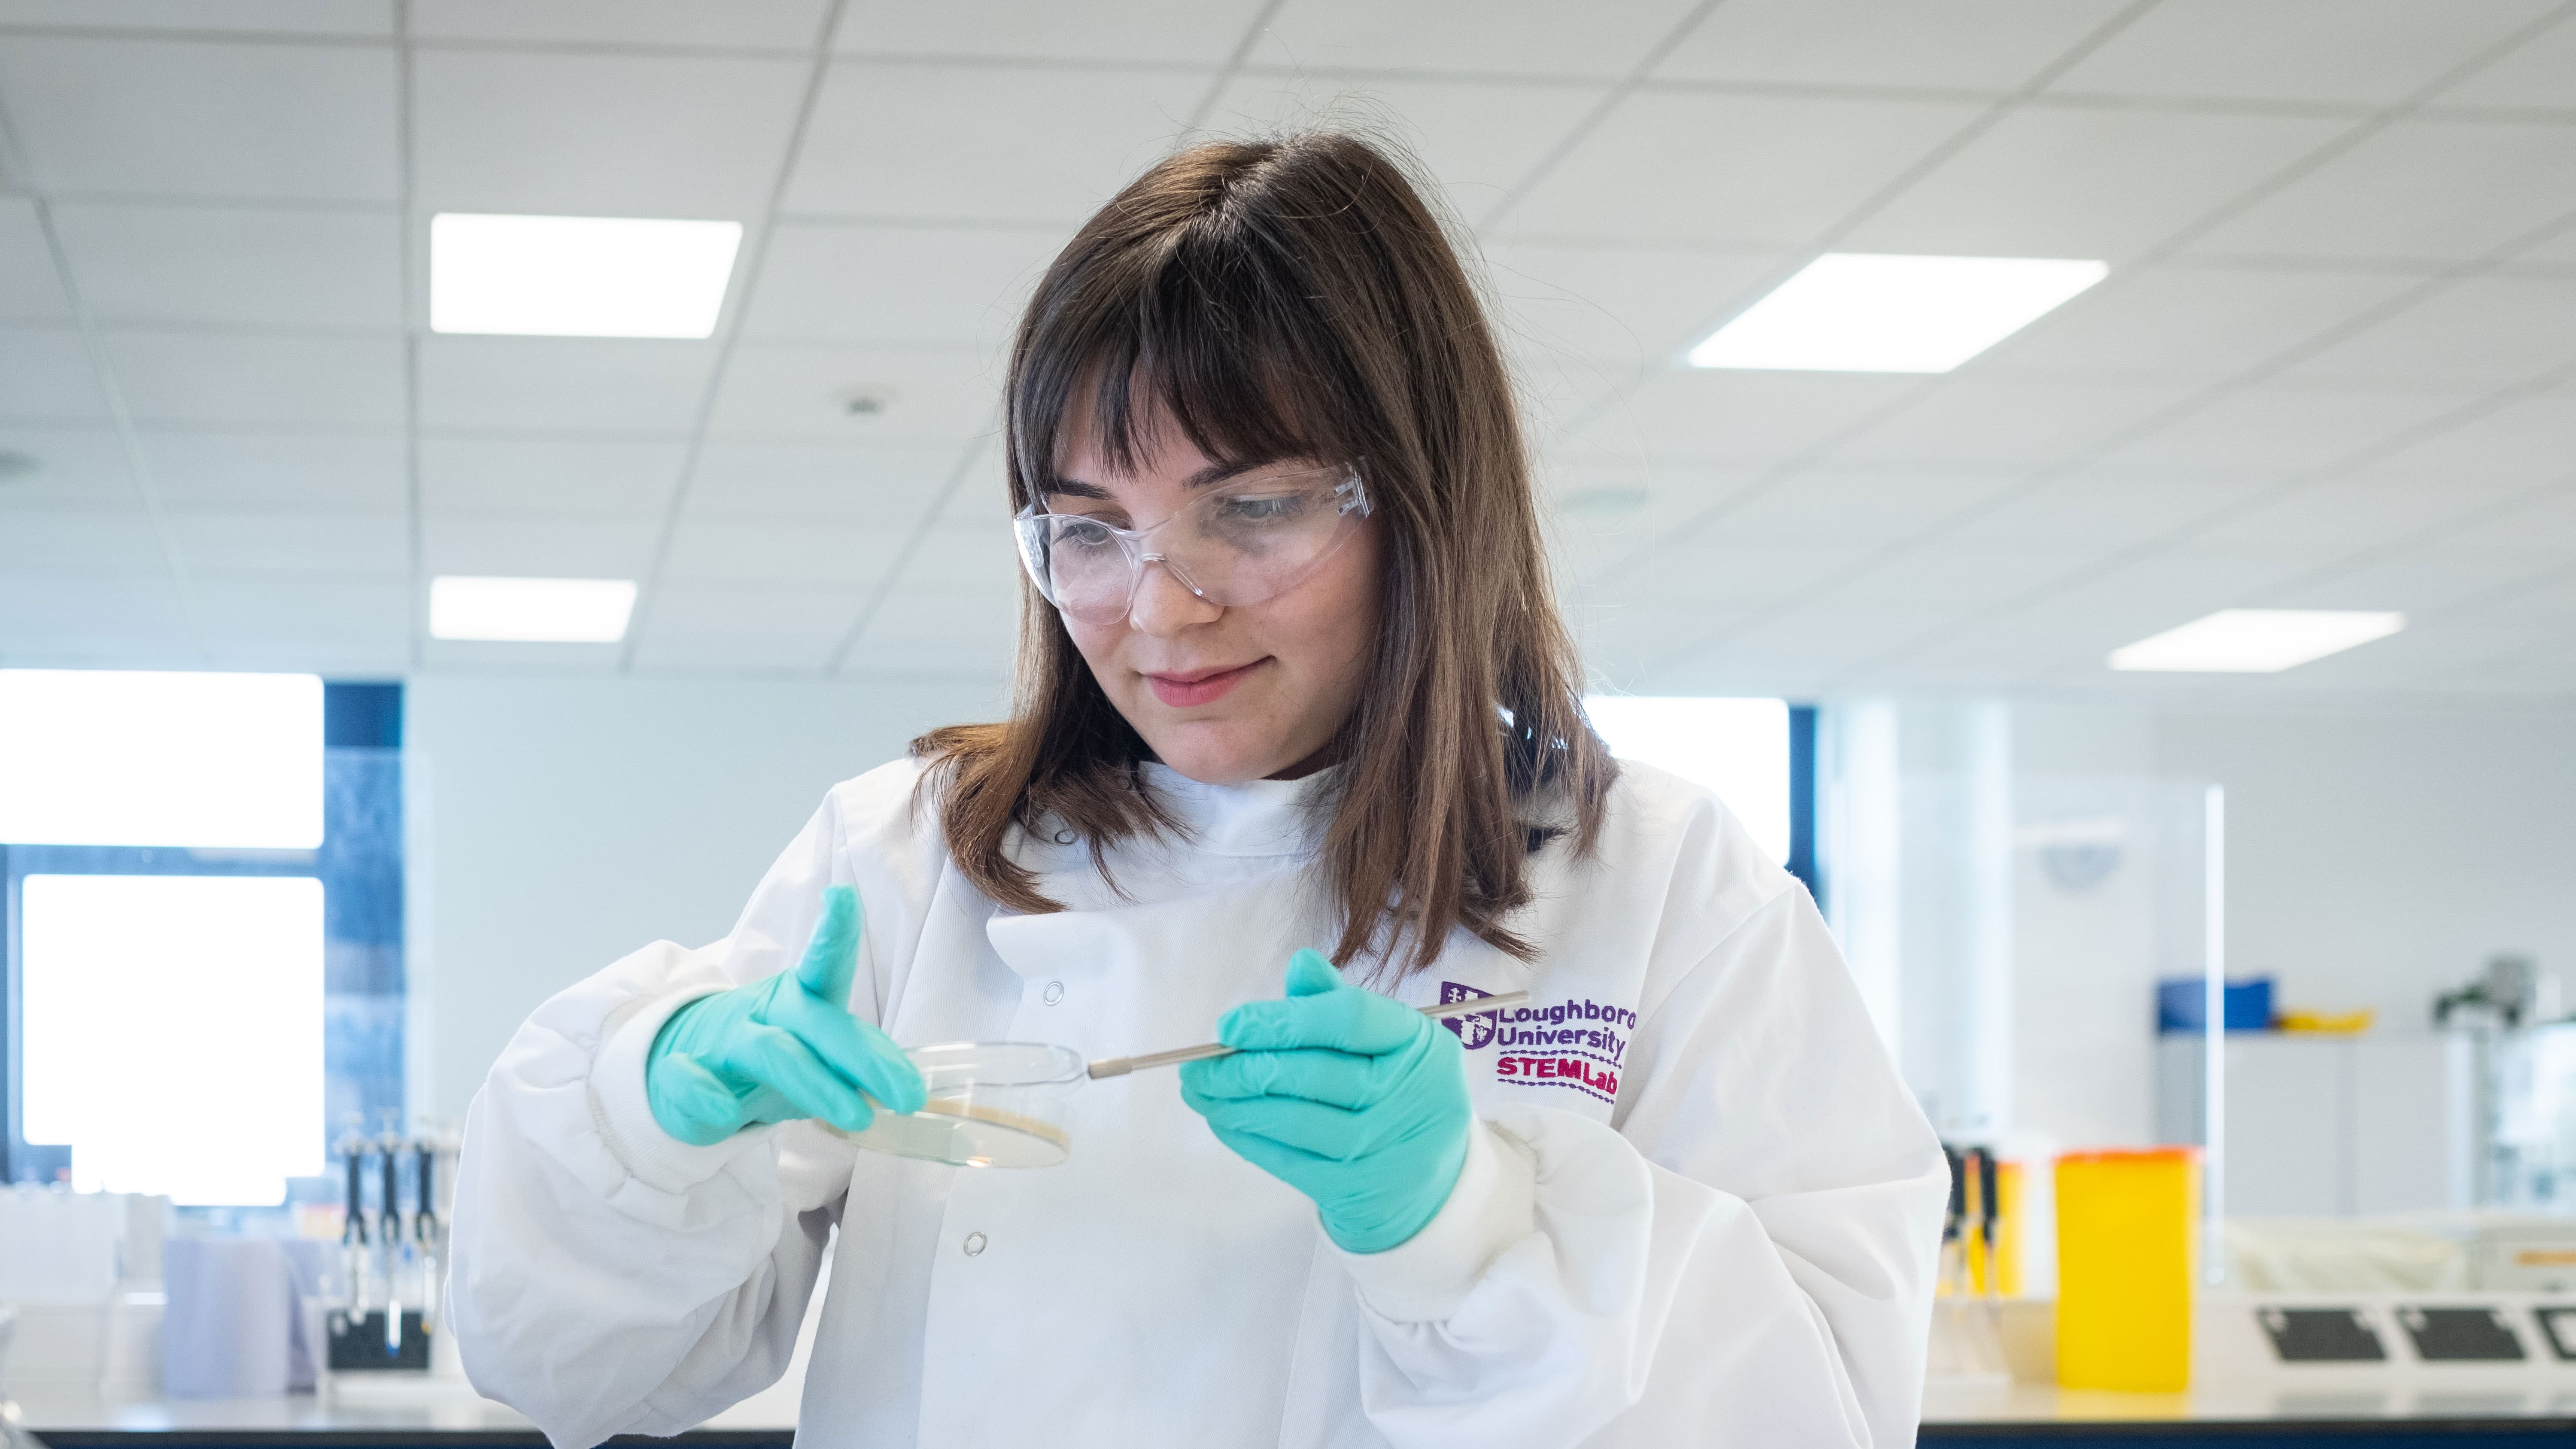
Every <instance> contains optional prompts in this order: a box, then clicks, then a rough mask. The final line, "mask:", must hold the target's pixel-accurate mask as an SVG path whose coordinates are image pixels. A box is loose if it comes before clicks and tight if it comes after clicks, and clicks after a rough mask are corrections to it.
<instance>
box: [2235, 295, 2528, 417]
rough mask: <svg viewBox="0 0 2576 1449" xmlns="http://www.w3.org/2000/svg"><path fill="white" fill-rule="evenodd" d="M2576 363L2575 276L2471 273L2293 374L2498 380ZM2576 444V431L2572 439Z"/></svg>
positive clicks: (2327, 378)
mask: <svg viewBox="0 0 2576 1449" xmlns="http://www.w3.org/2000/svg"><path fill="white" fill-rule="evenodd" d="M2570 363H2576V278H2563V279H2562V278H2539V277H2471V278H2467V279H2464V280H2461V281H2456V282H2452V283H2449V284H2447V285H2445V286H2443V287H2442V288H2441V289H2440V290H2438V291H2434V292H2431V293H2430V294H2429V295H2427V296H2426V297H2424V299H2423V300H2421V301H2419V302H2417V303H2415V304H2414V305H2413V306H2411V307H2408V308H2407V309H2406V310H2404V311H2402V312H2399V313H2397V314H2396V315H2395V316H2393V317H2390V318H2388V319H2387V320H2385V321H2382V322H2379V323H2377V324H2376V325H2374V326H2372V327H2370V328H2369V329H2367V330H2366V331H2363V332H2361V333H2359V334H2358V335H2356V336H2354V337H2351V338H2349V339H2347V340H2345V341H2343V342H2340V343H2337V344H2335V345H2334V346H2332V347H2329V348H2327V349H2326V350H2324V351H2322V352H2320V353H2318V354H2316V355H2315V356H2312V357H2310V358H2308V359H2307V360H2305V361H2303V362H2301V363H2300V364H2299V365H2298V366H2297V367H2295V368H2293V369H2291V370H2290V372H2289V373H2287V374H2285V376H2287V377H2288V378H2290V379H2293V380H2304V381H2315V382H2320V383H2331V382H2335V381H2354V382H2360V383H2365V384H2372V385H2381V384H2399V385H2403V384H2408V383H2417V384H2423V383H2462V384H2475V385H2481V386H2499V385H2502V384H2506V383H2515V382H2521V381H2523V380H2525V379H2527V378H2532V377H2536V376H2539V375H2540V374H2542V373H2544V372H2547V371H2549V370H2551V369H2553V368H2560V367H2565V366H2567V365H2568V364H2570ZM2569 442H2570V445H2571V446H2576V438H2571V439H2570V440H2569Z"/></svg>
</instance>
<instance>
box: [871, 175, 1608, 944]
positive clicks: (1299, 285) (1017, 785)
mask: <svg viewBox="0 0 2576 1449" xmlns="http://www.w3.org/2000/svg"><path fill="white" fill-rule="evenodd" d="M1076 407H1088V408H1090V409H1091V412H1092V417H1093V421H1094V423H1095V425H1096V428H1097V436H1098V437H1099V438H1100V439H1101V440H1102V446H1103V450H1104V452H1105V453H1106V454H1107V456H1108V459H1109V461H1110V462H1111V463H1112V464H1113V465H1114V466H1116V467H1118V468H1121V469H1129V468H1133V467H1134V466H1135V465H1136V461H1137V459H1138V458H1140V457H1143V456H1150V455H1151V454H1152V453H1153V451H1154V449H1155V447H1156V445H1157V440H1156V439H1155V437H1154V436H1153V433H1152V429H1153V428H1154V427H1155V426H1156V421H1155V420H1156V419H1157V418H1158V417H1161V418H1168V419H1169V421H1170V423H1171V424H1172V425H1173V426H1177V427H1178V428H1179V429H1180V430H1181V431H1182V432H1184V433H1186V434H1187V435H1188V437H1189V440H1190V441H1191V442H1192V443H1194V444H1196V445H1197V446H1198V448H1199V449H1200V450H1201V451H1202V452H1204V453H1206V454H1207V455H1208V456H1209V457H1210V458H1211V459H1214V460H1217V461H1220V462H1236V463H1254V464H1257V463H1264V462H1270V461H1274V460H1280V459H1313V460H1315V461H1318V462H1322V463H1326V464H1339V463H1344V462H1348V463H1352V464H1354V465H1356V466H1357V468H1358V469H1359V471H1360V474H1361V477H1362V478H1363V479H1364V480H1365V483H1366V485H1367V488H1368V493H1369V500H1370V504H1371V507H1372V510H1373V511H1372V515H1371V518H1370V521H1369V524H1368V526H1369V527H1373V528H1382V529H1384V530H1385V534H1384V539H1385V548H1384V557H1385V560H1386V565H1385V570H1384V576H1383V578H1382V580H1381V582H1380V585H1379V588H1380V590H1381V609H1380V617H1381V619H1382V620H1383V621H1384V622H1383V626H1382V629H1381V632H1380V636H1379V639H1378V643H1377V648H1376V652H1375V657H1374V660H1373V662H1372V664H1371V673H1370V678H1369V680H1368V682H1367V684H1366V686H1365V687H1364V688H1363V689H1362V690H1361V691H1360V694H1359V703H1358V705H1357V706H1356V707H1355V708H1354V710H1353V711H1352V714H1351V716H1350V718H1349V719H1347V720H1346V721H1344V722H1343V725H1342V727H1341V731H1340V733H1339V734H1338V735H1337V736H1336V737H1335V739H1334V741H1333V743H1332V744H1331V745H1330V746H1329V747H1328V748H1327V751H1326V755H1325V758H1328V759H1333V760H1337V761H1341V762H1344V763H1345V764H1346V766H1347V768H1346V769H1345V770H1344V771H1343V772H1342V777H1341V780H1340V782H1339V784H1338V787H1337V795H1336V796H1335V798H1333V799H1332V800H1330V801H1329V802H1327V804H1326V806H1325V807H1324V808H1326V809H1328V810H1329V817H1328V819H1327V820H1326V822H1325V824H1324V827H1323V838H1322V841H1321V846H1320V854H1319V858H1318V860H1317V862H1316V867H1315V868H1316V870H1317V871H1318V872H1319V874H1320V877H1321V881H1322V883H1323V884H1324V885H1325V886H1327V887H1328V888H1329V889H1330V890H1331V892H1332V895H1333V899H1334V902H1335V904H1336V905H1337V906H1338V907H1339V909H1340V912H1341V915H1342V919H1343V927H1342V932H1341V939H1340V940H1339V941H1338V942H1337V943H1336V944H1335V946H1334V949H1333V953H1332V954H1333V959H1334V961H1335V962H1337V963H1341V964H1348V963H1349V962H1351V961H1352V960H1353V959H1354V958H1355V957H1358V956H1360V955H1361V954H1362V953H1364V952H1375V953H1378V954H1380V956H1381V958H1382V959H1383V960H1384V961H1386V962H1388V963H1394V964H1396V966H1397V970H1398V972H1399V974H1409V973H1410V972H1412V971H1414V970H1418V969H1420V968H1421V967H1423V966H1427V965H1428V964H1430V962H1431V961H1432V959H1433V958H1435V957H1436V956H1437V955H1438V954H1439V953H1440V950H1441V948H1442V946H1443V945H1444V944H1445V942H1446V939H1447V937H1448V935H1449V932H1450V931H1451V930H1452V929H1453V928H1455V927H1460V926H1463V927H1465V928H1466V929H1467V930H1468V931H1470V932H1472V933H1474V934H1475V935H1476V936H1478V937H1479V938H1481V939H1483V940H1485V941H1486V942H1488V943H1490V944H1492V945H1493V946H1495V947H1497V948H1498V949H1500V950H1503V951H1506V952H1509V953H1510V954H1512V955H1514V956H1517V957H1520V958H1522V959H1524V960H1526V959H1528V958H1529V957H1530V956H1531V955H1532V954H1533V951H1534V949H1535V948H1534V947H1533V946H1532V945H1531V943H1529V942H1528V941H1526V940H1524V939H1523V938H1522V937H1521V936H1520V935H1518V934H1516V933H1515V932H1514V931H1513V930H1512V928H1511V927H1510V925H1509V924H1507V918H1508V917H1509V916H1510V914H1511V913H1512V912H1513V911H1514V910H1515V909H1517V908H1518V907H1520V906H1522V905H1524V904H1526V903H1527V902H1528V901H1529V899H1530V887H1529V882H1528V861H1529V857H1530V856H1531V855H1532V854H1533V853H1535V852H1537V851H1538V850H1541V849H1543V848H1545V847H1546V844H1547V842H1548V841H1550V840H1552V839H1556V838H1558V837H1560V836H1565V835H1570V836H1571V837H1572V845H1573V848H1574V849H1575V850H1577V851H1578V852H1582V853H1588V852H1589V851H1590V850H1591V849H1592V847H1593V843H1594V840H1595V838H1596V837H1597V835H1598V834H1599V831H1600V826H1601V815H1602V809H1603V802H1604V799H1605V797H1606V796H1607V794H1608V791H1609V787H1610V781H1611V777H1612V774H1613V772H1614V770H1615V766H1613V765H1612V763H1611V761H1610V758H1609V755H1608V752H1607V751H1605V750H1604V749H1603V748H1602V746H1601V743H1600V741H1599V740H1598V739H1597V738H1595V737H1594V735H1593V733H1592V730H1591V727H1590V725H1589V724H1588V723H1587V722H1586V720H1585V719H1584V716H1583V707H1582V701H1581V699H1580V697H1579V695H1578V693H1577V690H1578V680H1579V678H1580V675H1579V672H1578V669H1577V665H1576V660H1575V654H1574V648H1573V644H1572V642H1571V640H1570V639H1569V638H1568V637H1567V635H1566V632H1565V628H1564V625H1563V624H1562V622H1560V621H1559V619H1558V618H1557V614H1556V609H1555V601H1554V596H1553V594H1552V593H1551V591H1550V589H1549V587H1548V580H1547V567H1546V555H1545V550H1544V548H1543V546H1542V544H1541V541H1540V537H1539V521H1538V514H1537V508H1536V504H1535V502H1534V500H1533V498H1532V496H1531V488H1530V474H1529V462H1528V459H1527V456H1526V455H1525V452H1524V450H1523V445H1522V439H1521V432H1520V421H1519V417H1518V413H1517V409H1516V408H1515V406H1514V401H1513V394H1512V385H1511V378H1510V374H1509V372H1508V371H1507V370H1506V368H1505V366H1504V363H1503V358H1502V353H1501V351H1500V349H1499V348H1498V347H1497V346H1496V344H1495V339H1494V333H1493V329H1492V327H1491V326H1490V325H1489V324H1488V322H1487V320H1486V316H1485V312H1484V308H1483V307H1482V305H1481V304H1480V302H1479V299H1478V295H1477V291H1476V287H1475V285H1474V283H1472V282H1471V281H1470V280H1469V279H1468V276H1467V274H1466V272H1465V270H1464V269H1463V268H1462V267H1461V266H1460V264H1459V260H1458V255H1457V253H1456V252H1455V251H1454V250H1453V249H1452V248H1451V246H1450V243H1449V241H1448V238H1447V236H1446V235H1445V234H1444V232H1443V231H1442V229H1441V226H1440V224H1439V222H1438V221H1437V220H1435V219H1434V217H1433V215H1432V213H1431V211H1430V209H1429V208H1428V207H1427V206H1425V205H1424V203H1423V201H1422V197H1421V195H1420V193H1418V192H1417V191H1416V189H1415V188H1414V186H1413V185H1411V184H1410V183H1409V182H1408V181H1407V179H1406V175H1405V172H1404V170H1403V168H1402V167H1400V166H1399V165H1398V164H1397V163H1396V162H1395V161H1394V160H1392V159H1390V157H1389V155H1388V154H1387V153H1386V152H1384V151H1382V150H1380V149H1378V148H1377V147H1375V146H1373V145H1371V144H1369V143H1367V142H1364V141H1361V140H1359V139H1357V138H1355V137H1352V136H1348V135H1341V134H1333V133H1322V134H1310V135H1303V136H1296V137H1290V138H1287V139H1283V140H1276V141H1262V142H1225V143H1218V144H1212V145H1203V146H1196V147H1192V148H1190V149H1188V150H1185V151H1181V152H1178V153H1176V154H1175V155H1173V156H1171V157H1169V158H1168V159H1166V160H1164V161H1162V162H1161V163H1159V164H1158V165H1156V166H1154V167H1153V168H1152V169H1151V170H1149V171H1147V172H1146V173H1145V174H1144V175H1143V176H1141V177H1139V178H1137V180H1136V181H1135V182H1134V183H1132V184H1131V185H1129V186H1128V187H1127V189H1126V190H1124V191H1122V192H1120V193H1119V194H1118V196H1117V197H1116V198H1115V199H1114V200H1112V201H1111V202H1110V203H1109V204H1108V205H1107V206H1105V207H1103V208H1101V210H1100V212H1099V213H1098V214H1097V215H1095V216H1094V217H1092V218H1091V220H1090V221H1089V222H1088V223H1086V224H1085V225H1084V226H1083V228H1082V230H1081V231H1080V232H1078V233H1076V234H1075V236H1074V238H1073V240H1072V242H1071V243H1069V244H1068V245H1067V246H1066V247H1065V249H1064V251H1063V252H1062V253H1061V254H1060V255H1058V256H1057V258H1056V259H1055V262H1054V264H1053V265H1052V266H1050V267H1049V268H1048V269H1047V272H1046V276H1045V277H1044V279H1043V280H1041V281H1040V282H1039V283H1038V287H1037V292H1036V295H1035V296H1034V297H1033V298H1031V300H1030V302H1029V307H1028V311H1027V313H1026V315H1025V316H1024V317H1023V318H1022V319H1021V323H1020V330H1019V336H1018V340H1017V342H1016V344H1015V346H1014V347H1013V350H1012V354H1011V369H1010V377H1009V381H1008V383H1007V384H1006V388H1005V408H1006V417H1005V428H1004V432H1005V438H1006V442H1007V447H1008V451H1009V469H1010V497H1011V506H1012V507H1013V508H1014V509H1018V508H1022V507H1024V506H1026V505H1027V504H1029V503H1030V502H1032V501H1034V500H1035V499H1037V498H1038V497H1040V496H1041V495H1042V494H1043V493H1044V492H1045V490H1046V486H1047V484H1048V483H1049V482H1051V481H1052V480H1053V479H1054V478H1055V476H1056V473H1055V470H1056V466H1057V460H1058V452H1057V450H1058V447H1059V445H1060V441H1061V438H1062V434H1063V432H1064V428H1065V421H1066V418H1067V415H1068V413H1069V412H1070V410H1071V409H1073V408H1076ZM1020 605H1021V613H1020V656H1019V657H1020V667H1019V684H1018V688H1017V693H1016V699H1015V702H1014V708H1013V713H1012V717H1011V719H1010V720H1009V721H1008V722H1007V723H1004V724H995V725H956V726H951V727H949V728H946V729H940V730H934V731H932V732H931V733H929V734H926V735H924V736H922V737H921V738H920V739H918V740H916V741H914V742H913V753H914V754H915V755H917V756H920V757H922V758H924V759H926V760H929V761H930V762H931V764H932V768H931V769H930V771H929V772H928V773H927V774H926V775H925V778H924V781H923V784H924V786H925V788H927V787H929V786H931V785H933V784H937V785H941V786H944V789H943V791H942V793H941V798H940V804H939V811H940V823H941V825H942V827H943V829H944V830H945V832H946V835H947V839H948V846H949V850H950V852H951V854H952V855H953V856H954V858H955V859H956V861H957V864H958V868H959V869H960V870H961V871H963V872H964V873H965V875H966V877H967V879H969V880H970V881H972V882H973V883H974V884H975V886H976V887H977V888H978V889H980V890H982V891H983V892H984V894H985V895H987V896H989V897H990V898H992V899H993V900H994V901H996V902H999V903H1000V904H1002V905H1004V906H1008V907H1011V908H1013V909H1015V910H1022V911H1032V912H1035V911H1051V910H1057V909H1060V907H1059V906H1058V904H1057V903H1056V902H1054V901H1052V900H1050V899H1048V898H1047V897H1046V896H1045V895H1044V894H1043V893H1041V892H1040V891H1039V890H1038V886H1037V878H1036V876H1035V875H1034V874H1033V873H1032V872H1031V871H1030V870H1028V869H1027V868H1026V867H1024V866H1022V865H1020V864H1019V863H1018V862H1017V861H1015V860H1014V859H1013V858H1012V854H1011V845H1012V830H1013V827H1015V826H1016V827H1018V828H1019V829H1021V830H1024V831H1029V832H1038V831H1041V830H1047V831H1052V830H1056V829H1059V828H1069V829H1071V830H1073V831H1075V832H1078V833H1079V835H1080V836H1081V837H1082V838H1084V839H1085V840H1086V841H1087V842H1088V843H1089V845H1090V849H1091V853H1092V858H1093V860H1094V862H1095V863H1096V864H1099V865H1101V866H1102V867H1103V868H1104V869H1105V868H1106V858H1105V850H1106V848H1107V846H1108V845H1109V844H1110V843H1112V842H1115V841H1118V840H1121V839H1124V838H1126V837H1128V836H1131V835H1134V834H1138V833H1140V832H1142V833H1152V832H1159V831H1163V830H1167V829H1171V828H1172V827H1173V821H1172V820H1171V817H1170V816H1169V815H1168V814H1167V813H1166V812H1165V811H1164V810H1163V809H1162V808H1161V806H1160V805H1159V804H1158V803H1157V802H1156V801H1155V799H1154V797H1153V794H1152V791H1151V790H1150V789H1149V788H1147V786H1146V785H1145V782H1144V780H1143V778H1142V774H1141V771H1140V769H1139V767H1140V765H1141V764H1142V763H1143V762H1144V761H1146V760H1147V759H1149V758H1150V754H1149V752H1148V750H1147V748H1146V745H1145V742H1144V739H1143V738H1142V737H1141V736H1140V735H1138V734H1137V733H1136V731H1135V730H1134V729H1133V728H1132V727H1131V726H1130V725H1129V724H1128V723H1127V721H1126V719H1125V718H1124V717H1123V716H1121V715H1120V714H1119V712H1118V710H1117V708H1116V706H1114V705H1113V704H1112V703H1111V702H1110V700H1109V697H1108V696H1107V695H1106V694H1105V693H1104V692H1103V691H1102V690H1101V688H1100V686H1099V684H1098V683H1097V682H1096V681H1095V680H1094V679H1093V678H1092V675H1091V671H1090V668H1089V667H1088V666H1087V665H1086V664H1085V663H1084V661H1083V659H1082V656H1081V654H1080V653H1079V652H1078V651H1077V650H1076V649H1075V647H1074V644H1073V640H1072V637H1071V636H1070V635H1069V634H1067V633H1066V631H1065V628H1064V625H1063V622H1062V620H1060V619H1059V618H1058V617H1057V615H1056V613H1055V610H1054V609H1053V608H1051V607H1050V606H1049V605H1048V604H1047V603H1046V601H1045V600H1044V599H1043V598H1042V597H1040V596H1039V594H1038V592H1037V590H1036V588H1035V586H1034V585H1032V584H1030V583H1029V581H1028V580H1027V579H1026V578H1023V579H1022V580H1021V595H1020Z"/></svg>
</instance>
